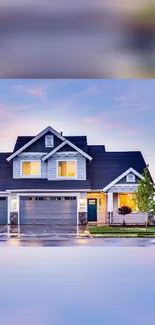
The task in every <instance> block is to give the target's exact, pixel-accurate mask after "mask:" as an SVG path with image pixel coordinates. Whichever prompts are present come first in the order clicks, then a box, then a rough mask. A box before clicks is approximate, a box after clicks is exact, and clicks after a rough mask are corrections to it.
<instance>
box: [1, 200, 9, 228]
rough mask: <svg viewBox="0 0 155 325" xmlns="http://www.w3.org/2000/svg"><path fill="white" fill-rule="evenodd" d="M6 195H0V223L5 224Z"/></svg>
mask: <svg viewBox="0 0 155 325" xmlns="http://www.w3.org/2000/svg"><path fill="white" fill-rule="evenodd" d="M7 202H8V200H7V197H0V225H7V211H8V209H7Z"/></svg>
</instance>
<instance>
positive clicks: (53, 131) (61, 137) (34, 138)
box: [7, 126, 65, 161]
mask: <svg viewBox="0 0 155 325" xmlns="http://www.w3.org/2000/svg"><path fill="white" fill-rule="evenodd" d="M47 132H51V133H52V134H54V135H55V136H57V137H58V138H59V139H61V140H62V141H64V140H65V138H64V137H63V136H62V135H61V134H59V133H58V132H57V131H56V130H54V129H53V128H51V126H48V127H47V128H46V129H44V130H43V131H42V132H40V133H38V134H37V135H36V136H35V137H33V138H32V139H31V140H30V141H28V142H27V143H26V144H24V145H23V146H22V147H20V148H19V149H18V150H17V151H15V152H14V153H13V154H12V155H11V156H9V157H8V158H7V161H10V160H12V159H13V158H14V157H16V156H17V155H18V154H19V153H21V152H22V151H23V150H25V149H26V148H28V147H29V146H30V145H31V144H33V143H34V142H36V141H37V140H38V139H40V138H41V137H42V136H43V135H45V134H46V133H47Z"/></svg>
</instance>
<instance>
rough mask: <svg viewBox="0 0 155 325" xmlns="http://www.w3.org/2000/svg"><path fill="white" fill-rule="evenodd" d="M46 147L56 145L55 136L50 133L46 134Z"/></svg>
mask: <svg viewBox="0 0 155 325" xmlns="http://www.w3.org/2000/svg"><path fill="white" fill-rule="evenodd" d="M45 147H54V136H53V134H49V135H46V136H45Z"/></svg>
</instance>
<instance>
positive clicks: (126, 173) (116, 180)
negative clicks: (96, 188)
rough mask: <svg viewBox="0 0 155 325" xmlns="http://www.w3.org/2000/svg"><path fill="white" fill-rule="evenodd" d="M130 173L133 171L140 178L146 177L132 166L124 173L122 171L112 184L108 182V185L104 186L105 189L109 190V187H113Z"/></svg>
mask: <svg viewBox="0 0 155 325" xmlns="http://www.w3.org/2000/svg"><path fill="white" fill-rule="evenodd" d="M129 173H133V174H134V175H136V176H137V177H139V178H140V179H144V177H143V176H142V175H141V174H139V173H138V172H137V171H136V170H135V169H133V168H132V167H130V168H129V169H127V170H126V171H125V172H124V173H122V174H121V175H120V176H118V177H117V178H116V179H114V180H113V181H112V182H111V183H110V184H108V185H107V186H106V187H104V188H103V191H104V192H106V191H107V190H109V188H111V187H112V186H113V185H115V184H117V182H119V181H120V180H121V179H122V178H123V177H125V176H127V175H128V174H129Z"/></svg>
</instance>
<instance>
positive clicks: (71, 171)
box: [58, 161, 77, 178]
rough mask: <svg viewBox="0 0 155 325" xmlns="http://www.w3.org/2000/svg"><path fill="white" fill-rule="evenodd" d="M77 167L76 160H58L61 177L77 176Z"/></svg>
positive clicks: (59, 175)
mask: <svg viewBox="0 0 155 325" xmlns="http://www.w3.org/2000/svg"><path fill="white" fill-rule="evenodd" d="M76 169H77V165H76V161H58V177H60V178H61V177H62V178H64V177H66V178H75V177H76V175H77V172H76Z"/></svg>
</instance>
